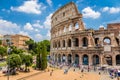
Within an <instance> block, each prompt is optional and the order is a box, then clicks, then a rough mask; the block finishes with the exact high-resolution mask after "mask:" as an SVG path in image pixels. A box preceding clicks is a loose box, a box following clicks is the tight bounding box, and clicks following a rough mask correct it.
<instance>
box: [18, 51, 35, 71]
mask: <svg viewBox="0 0 120 80" xmlns="http://www.w3.org/2000/svg"><path fill="white" fill-rule="evenodd" d="M20 57H21V60H22V64H24V65H25V71H26V72H27V71H28V67H29V66H31V65H32V62H33V58H32V55H31V54H28V53H21V54H20Z"/></svg>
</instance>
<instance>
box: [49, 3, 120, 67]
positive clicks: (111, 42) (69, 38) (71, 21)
mask: <svg viewBox="0 0 120 80" xmlns="http://www.w3.org/2000/svg"><path fill="white" fill-rule="evenodd" d="M51 19H52V21H51V51H50V55H51V59H52V60H53V61H54V62H55V63H66V64H72V63H74V64H76V65H99V66H102V65H110V66H116V65H120V23H111V24H107V27H106V29H105V28H104V27H100V28H99V29H98V30H94V29H86V28H85V26H84V23H83V21H82V14H81V13H79V11H78V9H77V7H76V5H75V4H74V3H73V2H70V3H68V4H66V5H64V6H62V7H61V8H60V9H58V10H57V11H56V12H55V13H54V14H53V15H52V17H51Z"/></svg>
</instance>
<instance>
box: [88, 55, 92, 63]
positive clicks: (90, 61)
mask: <svg viewBox="0 0 120 80" xmlns="http://www.w3.org/2000/svg"><path fill="white" fill-rule="evenodd" d="M88 59H89V60H88V62H89V65H92V55H91V54H89V55H88Z"/></svg>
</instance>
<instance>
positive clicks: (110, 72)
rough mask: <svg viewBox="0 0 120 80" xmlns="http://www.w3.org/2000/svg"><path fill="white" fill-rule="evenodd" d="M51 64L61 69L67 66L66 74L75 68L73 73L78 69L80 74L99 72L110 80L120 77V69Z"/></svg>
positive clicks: (73, 64)
mask: <svg viewBox="0 0 120 80" xmlns="http://www.w3.org/2000/svg"><path fill="white" fill-rule="evenodd" d="M50 64H51V65H52V66H54V67H55V66H56V67H59V68H60V69H62V68H63V67H64V66H67V68H66V69H64V74H67V73H68V71H69V69H70V68H73V71H76V69H77V68H78V69H79V70H80V72H82V73H83V72H92V71H94V72H97V73H98V74H99V75H101V74H108V75H109V76H110V78H112V79H113V78H118V77H119V76H120V69H116V68H108V67H104V66H101V67H99V66H97V65H91V66H88V65H77V64H75V63H71V64H66V63H56V62H50ZM118 80H119V79H118Z"/></svg>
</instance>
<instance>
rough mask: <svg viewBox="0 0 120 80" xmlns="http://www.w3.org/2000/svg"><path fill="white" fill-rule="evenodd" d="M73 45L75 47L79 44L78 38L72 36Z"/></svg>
mask: <svg viewBox="0 0 120 80" xmlns="http://www.w3.org/2000/svg"><path fill="white" fill-rule="evenodd" d="M74 46H75V47H78V46H79V39H78V38H74Z"/></svg>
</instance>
